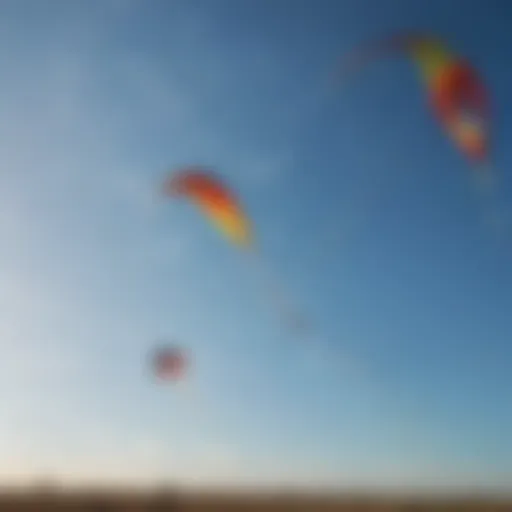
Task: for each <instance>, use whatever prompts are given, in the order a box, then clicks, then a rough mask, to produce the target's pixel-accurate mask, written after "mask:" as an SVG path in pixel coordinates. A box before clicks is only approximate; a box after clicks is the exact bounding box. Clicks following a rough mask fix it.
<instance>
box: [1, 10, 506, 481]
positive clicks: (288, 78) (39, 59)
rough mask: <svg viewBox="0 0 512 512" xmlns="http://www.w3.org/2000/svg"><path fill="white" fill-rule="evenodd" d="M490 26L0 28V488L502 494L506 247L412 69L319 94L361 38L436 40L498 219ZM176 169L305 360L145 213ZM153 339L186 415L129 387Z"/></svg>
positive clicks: (494, 45) (314, 18) (193, 237)
mask: <svg viewBox="0 0 512 512" xmlns="http://www.w3.org/2000/svg"><path fill="white" fill-rule="evenodd" d="M510 23H512V9H511V7H510V6H509V4H507V3H506V1H503V2H499V1H492V2H491V1H488V0H487V1H484V0H482V1H469V0H468V1H464V0H459V1H455V0H452V1H446V0H444V1H442V2H441V1H440V0H439V1H438V0H431V1H429V2H420V1H413V0H403V1H398V0H397V1H390V0H373V1H369V0H368V1H363V0H353V1H352V0H350V1H348V0H347V1H341V0H338V1H336V0H332V1H322V0H315V1H313V0H309V1H306V0H286V1H285V0H258V1H256V0H254V1H249V0H238V1H237V0H231V1H228V0H202V1H197V0H179V1H178V0H173V1H163V0H162V1H157V0H151V1H145V2H143V1H137V0H126V1H122V0H116V1H107V0H88V1H85V0H84V1H70V0H67V1H65V0H53V1H51V2H40V1H36V0H33V1H28V0H23V1H22V0H13V1H2V2H0V69H1V70H2V88H1V94H0V148H1V151H0V167H1V170H0V197H1V204H2V210H1V211H2V215H1V216H0V234H1V235H2V239H3V241H4V243H3V244H2V249H1V250H0V277H1V283H2V286H1V287H0V304H1V308H0V312H1V313H0V340H1V343H2V357H1V358H0V404H1V414H0V417H1V421H0V476H1V478H2V480H5V481H13V482H14V481H21V480H23V479H26V478H32V477H33V476H35V475H38V474H43V473H44V474H49V475H54V476H57V477H61V478H67V479H70V480H74V481H79V480H89V479H92V480H98V479H100V480H105V481H107V480H109V479H111V480H116V479H117V480H120V481H122V480H124V481H126V480H130V481H133V482H143V481H150V480H152V479H169V480H171V481H174V480H176V481H179V482H184V483H213V484H216V483H226V482H229V483H232V484H235V485H236V484H244V483H249V482H261V483H276V484H279V483H295V484H297V485H305V484H312V485H316V484H325V485H337V484H340V483H341V484H345V485H355V484H357V485H366V484H368V485H373V484H379V485H392V486H402V485H403V486H416V485H422V484H425V485H439V486H451V485H457V486H461V485H462V486H465V485H472V484H478V485H482V486H485V485H500V486H506V485H510V482H511V481H512V440H511V437H510V432H512V408H511V407H510V398H511V390H512V371H511V359H512V344H511V343H510V340H511V339H512V318H511V316H510V311H511V305H512V286H511V285H512V279H511V277H512V271H511V265H510V255H511V254H512V250H511V248H512V245H511V244H510V243H509V242H508V238H507V237H508V235H507V234H506V233H505V234H503V233H502V234H501V235H500V234H497V232H495V231H493V230H491V229H489V226H488V225H487V224H486V223H485V222H484V217H485V212H484V208H483V207H482V205H481V204H480V203H479V201H478V196H477V193H476V190H475V188H474V187H473V186H472V182H471V179H470V175H469V172H468V167H467V164H466V162H464V161H463V159H462V158H461V157H460V156H459V155H458V154H457V152H456V151H455V150H454V148H453V147H452V146H451V145H450V144H449V142H448V141H446V140H445V138H444V137H443V135H442V134H441V132H440V131H439V129H438V127H437V125H436V124H435V122H434V121H433V120H432V119H431V118H430V116H429V115H428V111H427V110H426V106H425V102H424V97H423V96H422V90H421V87H419V86H418V83H417V81H416V76H415V73H414V72H413V70H412V68H411V66H410V65H409V63H407V62H406V61H401V60H400V59H397V60H389V61H387V62H381V63H379V64H378V65H376V66H374V67H373V68H372V69H371V70H368V72H367V74H366V75H367V76H366V77H365V78H364V79H360V80H358V81H357V83H355V84H352V85H350V86H346V87H345V88H344V89H343V90H340V91H337V92H334V91H332V90H331V89H329V85H328V84H329V73H331V72H332V70H333V69H334V66H335V64H336V62H337V59H339V57H340V56H341V55H342V54H343V52H345V51H349V50H350V49H352V48H353V46H354V45H356V44H357V43H359V42H361V41H364V40H365V39H367V38H370V37H374V36H376V35H380V34H383V33H386V32H388V31H391V30H394V29H397V28H410V27H413V28H414V27H420V28H425V29H428V30H431V31H433V32H435V33H439V34H441V35H443V36H445V37H446V38H447V39H448V40H449V41H450V43H451V44H452V45H453V46H454V47H455V48H457V49H458V50H460V52H462V53H463V54H464V55H466V56H468V57H470V58H471V59H472V60H473V61H474V62H475V63H476V64H477V65H478V67H479V69H480V70H481V71H482V73H483V75H484V77H485V80H486V82H487V83H488V84H489V86H490V87H491V89H492V91H493V100H494V104H495V106H496V107H495V112H496V119H497V121H496V122H497V129H496V137H495V143H496V144H495V165H496V169H497V170H499V171H502V172H503V179H502V181H501V183H500V189H499V200H500V201H501V203H500V204H502V205H504V206H503V211H502V215H503V218H504V219H505V218H508V217H507V215H509V214H510V211H509V210H510V208H509V209H508V210H507V205H510V204H511V192H510V190H511V189H510V187H511V185H512V183H511V181H510V177H509V176H510V175H509V174H507V170H508V169H509V168H510V166H511V164H512V154H511V153H510V148H509V147H507V146H506V144H505V141H506V134H508V133H509V131H510V130H512V125H511V124H510V123H512V102H511V101H512V100H511V99H510V90H512V89H511V88H512V74H511V73H510V71H509V69H508V61H509V58H510V55H511V51H512V34H511V33H510V30H509V27H510ZM188 163H194V164H195V163H202V164H206V165H211V166H214V167H216V168H217V169H218V170H219V171H220V172H222V173H223V174H224V175H225V176H226V178H227V179H229V181H230V183H232V184H233V186H234V187H236V189H237V190H238V191H239V193H240V195H241V197H243V200H244V203H245V204H246V205H247V208H248V210H249V212H250V214H251V216H252V218H253V219H254V222H255V225H256V229H257V231H258V235H259V237H260V239H261V243H262V245H263V246H264V249H265V253H266V256H267V258H268V260H269V261H270V262H271V264H272V266H273V268H274V269H275V271H276V273H277V274H278V275H279V278H280V279H281V280H282V281H283V283H285V285H286V287H287V289H288V290H289V293H290V294H291V296H292V297H293V299H294V300H295V301H296V302H297V304H299V305H300V306H301V307H303V308H304V309H305V310H306V311H307V312H308V313H309V314H310V315H311V317H312V318H313V319H314V322H315V326H316V331H315V333H316V336H315V339H314V340H312V341H310V342H308V343H309V345H308V344H304V343H300V342H299V341H298V340H295V339H293V338H291V337H290V336H289V335H287V334H286V333H284V332H283V330H282V329H281V328H280V326H279V320H278V318H277V315H276V314H275V311H274V310H273V309H272V307H270V305H269V304H267V303H266V300H265V294H264V291H263V290H262V288H261V287H260V286H259V285H258V283H257V280H256V278H255V276H254V274H252V273H251V268H250V266H248V265H246V264H245V261H244V258H243V255H242V254H240V253H238V252H237V251H236V250H235V249H233V248H232V247H231V246H229V245H228V244H226V243H225V242H224V240H222V239H221V238H220V237H219V236H218V234H217V233H216V232H214V231H213V230H212V229H211V228H210V226H208V224H207V223H206V222H204V219H202V218H201V217H200V215H198V214H197V213H196V212H195V211H193V209H191V208H188V207H187V206H186V205H184V204H181V203H176V204H173V203H170V202H165V201H163V200H162V198H161V197H159V196H158V194H157V189H158V186H159V184H160V182H161V179H162V177H163V176H165V173H166V172H167V171H168V170H170V169H173V168H176V167H179V166H180V165H183V164H188ZM161 339H165V340H171V341H172V340H174V341H176V342H178V343H181V344H183V345H184V346H185V347H187V349H188V350H189V351H190V353H191V354H192V356H193V368H192V372H191V378H190V382H189V383H187V387H186V388H185V389H181V388H180V389H176V390H174V389H173V388H170V387H162V386H159V385H157V384H155V382H154V381H153V380H152V378H151V375H150V371H149V369H148V364H147V363H148V361H147V356H148V352H149V351H150V350H151V349H152V348H153V347H154V345H155V344H156V343H157V342H158V341H159V340H161ZM315 343H319V344H322V343H323V346H324V347H328V348H329V349H331V350H332V351H333V352H332V353H336V354H339V355H340V357H341V358H344V364H343V365H336V364H327V360H326V357H325V356H324V357H323V358H322V357H317V356H318V354H316V353H315V350H314V347H315V345H314V344H315Z"/></svg>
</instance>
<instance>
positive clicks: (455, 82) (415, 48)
mask: <svg viewBox="0 0 512 512" xmlns="http://www.w3.org/2000/svg"><path fill="white" fill-rule="evenodd" d="M396 52H401V53H405V54H407V55H409V56H410V57H411V59H412V60H413V61H414V62H415V63H416V65H417V66H418V69H419V72H420V76H421V78H422V81H423V83H424V84H425V86H426V89H427V95H428V97H429V101H430V104H431V108H432V111H433V113H434V115H435V116H436V117H437V119H438V121H439V122H440V124H441V125H442V126H443V128H444V130H445V131H446V133H447V134H448V135H449V136H450V138H451V139H452V141H453V142H454V143H455V145H456V146H457V147H458V149H459V150H460V151H461V152H462V153H463V154H464V155H465V156H466V157H467V158H468V159H469V160H470V161H472V162H473V163H484V162H485V161H486V160H487V159H488V156H489V139H490V119H489V118H490V112H489V97H488V96H489V95H488V91H487V89H486V87H485V86H484V84H483V82H482V80H481V78H480V76H479V75H478V73H477V72H476V71H475V69H474V68H473V67H472V66H471V65H470V64H469V63H467V62H466V61H464V60H463V59H462V58H461V57H459V56H457V55H455V54H454V53H453V52H452V51H451V49H449V48H448V46H447V45H446V44H445V43H444V42H442V41H441V39H439V38H437V37H434V36H430V35H425V34H420V33H405V34H398V35H393V36H391V37H387V38H383V39H381V40H379V41H377V42H373V43H371V44H368V45H365V46H363V47H362V48H361V49H359V50H358V51H357V52H355V54H353V55H352V56H351V58H350V60H349V61H348V62H347V66H346V70H347V71H349V72H350V73H353V72H355V71H359V70H360V69H361V68H362V67H365V66H366V65H368V64H369V63H370V62H372V61H373V60H376V59H377V58H380V57H382V56H385V55H389V54H393V53H396Z"/></svg>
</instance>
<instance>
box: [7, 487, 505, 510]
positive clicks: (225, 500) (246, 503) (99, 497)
mask: <svg viewBox="0 0 512 512" xmlns="http://www.w3.org/2000/svg"><path fill="white" fill-rule="evenodd" d="M11 510H12V511H13V512H23V511H27V512H28V511H30V512H32V511H33V512H36V511H37V512H45V511H53V510H55V511H67V510H69V511H76V512H79V511H80V512H87V511H90V512H107V511H119V512H151V511H162V512H163V511H169V512H202V511H204V512H238V511H240V512H243V511H247V512H249V511H250V512H258V511H262V512H263V511H275V512H288V511H290V512H292V511H293V512H322V511H325V512H328V511H332V512H334V511H340V512H343V511H346V512H350V511H354V512H356V511H360V512H363V511H364V512H372V511H375V512H407V511H410V512H414V511H418V512H420V511H422V512H427V511H433V512H436V511H439V512H441V511H443V512H449V511H460V512H462V511H468V512H498V511H499V512H505V511H507V512H512V499H510V500H509V501H508V502H505V501H504V500H503V499H502V500H499V499H492V498H486V499H483V498H480V499H475V498H473V499H471V498H467V499H450V500H449V499H444V500H442V499H439V498H437V499H436V498H432V499H429V498H423V499H416V500H414V499H405V498H404V499H391V498H380V499H379V498H376V497H372V498H363V497H360V498H355V497H339V498H322V497H316V498H311V497H300V496H297V495H295V496H279V497H277V496H274V497H270V496H261V495H252V496H249V495H247V496H229V495H224V496H220V495H216V496H192V495H188V496H184V495H181V496H180V495H177V494H171V493H165V494H163V493H160V494H156V493H153V494H149V493H146V494H143V493H138V494H136V493H131V494H129V493H122V494H121V493H105V492H103V493H101V494H100V493H81V494H79V493H76V492H75V493H69V492H67V493H60V492H55V493H40V492H38V493H34V492H27V493H19V492H18V493H4V494H3V495H1V496H0V511H6V512H7V511H11Z"/></svg>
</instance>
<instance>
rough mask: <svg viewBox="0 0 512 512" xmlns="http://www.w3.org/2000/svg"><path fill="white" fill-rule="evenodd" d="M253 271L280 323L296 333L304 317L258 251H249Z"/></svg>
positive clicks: (303, 321)
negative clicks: (254, 270) (258, 278)
mask: <svg viewBox="0 0 512 512" xmlns="http://www.w3.org/2000/svg"><path fill="white" fill-rule="evenodd" d="M249 260H250V261H251V264H252V267H253V269H256V271H257V274H258V276H259V277H260V278H261V282H262V283H263V286H264V288H265V290H266V294H267V296H268V297H269V298H270V299H271V301H272V303H273V305H274V307H275V308H276V310H277V312H278V314H279V316H280V319H281V321H282V322H283V323H284V324H285V325H286V327H287V328H290V329H291V330H293V331H295V333H296V332H297V330H298V329H299V328H300V327H302V326H303V324H304V323H305V317H304V315H302V314H300V313H299V311H298V310H297V308H296V307H295V305H294V304H292V301H291V300H290V297H289V294H288V293H286V292H285V291H284V289H283V286H282V283H281V282H280V281H279V280H278V279H277V278H276V276H275V274H274V272H272V271H271V269H270V266H269V264H268V262H267V261H266V260H265V259H264V258H263V257H262V254H261V252H260V251H257V250H252V251H250V258H249Z"/></svg>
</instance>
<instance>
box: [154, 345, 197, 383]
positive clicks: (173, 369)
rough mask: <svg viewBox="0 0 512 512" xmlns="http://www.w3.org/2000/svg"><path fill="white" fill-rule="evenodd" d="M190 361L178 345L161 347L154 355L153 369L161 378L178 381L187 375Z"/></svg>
mask: <svg viewBox="0 0 512 512" xmlns="http://www.w3.org/2000/svg"><path fill="white" fill-rule="evenodd" d="M187 366H188V362H187V359H186V357H185V354H184V352H183V351H182V350H181V349H179V348H177V347H173V346H171V347H169V346H168V347H159V348H158V349H157V350H156V351H155V354H154V356H153V371H154V373H155V375H156V377H157V378H158V379H159V380H162V381H165V382H177V381H180V380H182V379H184V377H185V373H186V370H187Z"/></svg>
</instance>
